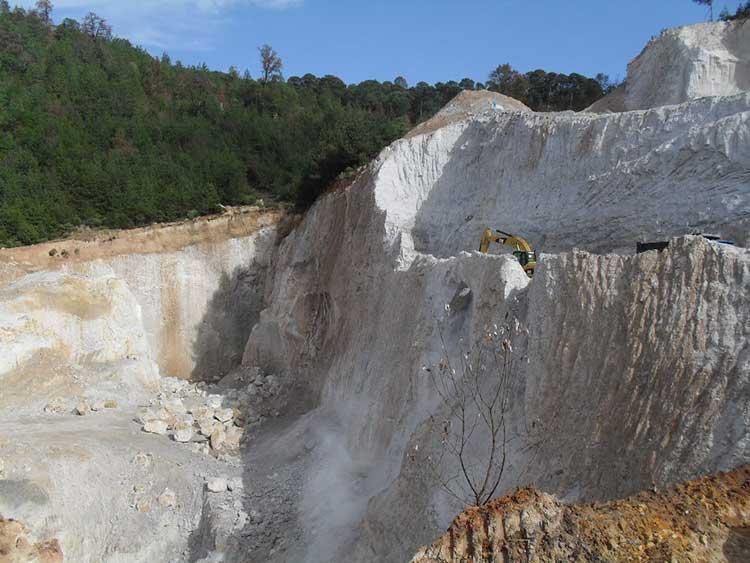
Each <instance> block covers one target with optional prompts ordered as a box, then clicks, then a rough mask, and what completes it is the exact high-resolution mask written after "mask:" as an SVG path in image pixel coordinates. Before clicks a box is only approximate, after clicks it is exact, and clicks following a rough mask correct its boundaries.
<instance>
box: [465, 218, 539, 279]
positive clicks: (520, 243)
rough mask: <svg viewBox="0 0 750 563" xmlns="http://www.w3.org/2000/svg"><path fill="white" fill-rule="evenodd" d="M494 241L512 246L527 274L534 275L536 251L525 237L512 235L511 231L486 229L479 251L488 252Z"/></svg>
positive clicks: (514, 254)
mask: <svg viewBox="0 0 750 563" xmlns="http://www.w3.org/2000/svg"><path fill="white" fill-rule="evenodd" d="M493 242H496V243H499V244H502V245H504V246H509V247H510V248H512V249H513V256H515V257H516V259H517V260H518V262H519V263H520V264H521V267H522V268H523V271H524V272H526V275H527V276H529V277H530V278H532V277H534V270H535V269H536V252H535V251H534V250H533V249H532V248H531V245H530V244H529V243H528V242H526V240H525V239H523V238H521V237H519V236H516V235H511V234H510V233H504V232H503V231H494V232H493V231H492V229H485V230H484V232H483V233H482V242H481V243H480V244H479V252H483V253H484V254H487V252H489V250H490V243H493Z"/></svg>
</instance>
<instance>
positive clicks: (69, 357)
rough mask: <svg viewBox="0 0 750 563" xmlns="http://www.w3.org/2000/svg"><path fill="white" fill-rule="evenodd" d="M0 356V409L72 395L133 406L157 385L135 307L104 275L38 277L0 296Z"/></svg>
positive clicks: (4, 290)
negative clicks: (119, 399)
mask: <svg viewBox="0 0 750 563" xmlns="http://www.w3.org/2000/svg"><path fill="white" fill-rule="evenodd" d="M0 349H2V354H0V386H1V387H2V388H3V393H2V394H0V407H1V408H8V407H9V406H13V408H14V409H21V408H23V407H26V406H32V405H37V406H39V405H40V406H39V409H40V410H41V407H42V406H43V405H44V404H46V403H47V402H48V401H49V399H51V398H53V397H56V396H64V397H71V396H75V395H76V394H85V395H87V396H90V397H94V398H110V397H113V396H120V395H122V396H123V397H124V398H125V400H126V401H135V400H137V399H138V397H139V396H143V394H144V392H145V390H146V389H147V388H148V387H150V386H154V385H155V383H156V381H157V377H158V374H157V370H156V366H155V364H154V362H153V360H152V359H151V353H150V349H149V346H148V342H147V340H146V335H145V334H144V332H143V322H142V320H141V309H140V306H139V305H138V303H137V302H136V300H135V298H134V297H133V294H132V293H131V292H130V290H129V289H128V287H127V285H126V284H125V283H124V282H123V281H122V280H120V279H118V278H116V277H114V276H111V275H110V276H106V275H105V276H97V277H84V276H79V275H75V274H65V273H60V272H46V273H39V274H31V275H28V276H26V277H24V278H21V279H19V280H17V281H16V282H14V283H13V284H11V285H10V286H8V287H5V288H0ZM100 396H105V397H100ZM89 410H90V409H89Z"/></svg>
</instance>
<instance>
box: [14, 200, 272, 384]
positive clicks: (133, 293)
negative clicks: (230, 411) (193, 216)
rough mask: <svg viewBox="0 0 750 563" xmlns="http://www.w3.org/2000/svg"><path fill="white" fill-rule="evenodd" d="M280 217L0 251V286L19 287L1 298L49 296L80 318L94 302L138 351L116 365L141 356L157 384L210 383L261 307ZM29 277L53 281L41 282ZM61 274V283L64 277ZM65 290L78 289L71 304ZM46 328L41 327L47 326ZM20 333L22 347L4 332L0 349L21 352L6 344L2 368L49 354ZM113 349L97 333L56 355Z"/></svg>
mask: <svg viewBox="0 0 750 563" xmlns="http://www.w3.org/2000/svg"><path fill="white" fill-rule="evenodd" d="M280 217H281V213H279V212H277V211H270V212H265V213H264V212H260V211H258V210H253V209H250V210H242V211H240V212H236V213H232V214H227V215H224V216H218V217H212V218H207V219H199V220H197V221H192V222H186V223H178V224H174V225H164V226H156V227H149V228H144V229H137V230H135V231H118V232H108V233H102V234H97V235H96V236H93V237H89V238H86V239H75V238H73V239H70V240H66V241H55V242H51V243H46V244H43V245H38V246H34V247H27V248H17V249H8V250H2V251H0V259H1V260H2V262H0V263H1V264H2V265H1V266H0V280H1V281H4V282H5V283H6V284H9V283H13V284H15V285H18V286H19V287H21V288H22V289H18V290H14V291H13V292H11V293H12V294H13V295H23V294H24V293H28V294H29V295H30V294H32V293H33V292H40V291H43V292H45V294H47V295H49V296H50V297H49V298H48V299H47V301H50V302H51V300H52V299H53V297H54V298H55V300H56V301H55V302H56V303H58V304H60V303H67V302H74V303H78V304H79V308H81V309H82V310H83V309H86V310H94V309H96V310H99V309H101V307H98V305H97V303H99V301H101V299H105V298H106V299H109V300H112V301H113V302H116V306H117V307H119V309H116V310H115V312H116V313H117V312H118V311H122V315H120V316H119V317H118V316H115V317H114V318H113V317H112V315H111V314H110V310H109V309H107V308H105V309H107V310H101V311H100V312H101V318H102V319H104V322H109V323H111V326H112V329H111V334H113V335H114V334H118V331H123V330H131V331H135V332H139V333H140V334H141V336H140V338H141V339H142V343H141V344H140V346H141V347H142V348H144V350H147V353H141V351H139V352H138V354H131V353H129V352H123V353H122V354H121V355H120V356H121V357H122V358H123V359H124V358H126V357H128V356H133V355H140V356H143V357H146V356H148V361H149V362H150V361H151V360H153V361H154V362H156V366H157V367H158V370H159V372H160V373H161V374H162V375H171V376H177V377H182V378H194V379H213V378H218V377H220V376H223V375H225V374H226V373H227V372H228V371H230V369H231V368H232V367H234V366H236V365H238V364H239V363H240V360H241V358H242V351H243V349H244V346H245V343H246V341H247V338H248V336H249V334H250V330H251V328H252V326H253V325H254V324H255V322H256V321H257V317H258V315H259V312H260V310H261V309H262V307H263V293H264V285H265V279H266V269H267V267H268V264H269V261H270V255H271V249H272V248H273V246H274V242H275V239H276V234H275V230H274V227H273V225H275V223H276V222H277V221H278V220H279V218H280ZM34 272H40V274H41V273H43V272H59V273H60V275H59V276H57V277H55V276H51V277H50V276H47V277H44V276H41V275H40V274H34ZM29 274H31V275H29ZM67 274H71V275H68V277H65V275H67ZM75 283H78V285H79V286H80V287H79V290H78V293H76V294H75V295H73V294H72V291H73V289H72V288H73V287H74V285H75ZM53 285H54V287H52V286H53ZM99 286H101V287H107V288H110V289H108V290H107V291H109V295H105V297H102V298H98V297H97V295H99V294H106V293H107V291H104V290H100V289H97V288H99ZM45 287H46V288H47V289H44V288H45ZM11 293H8V292H7V291H6V292H5V293H4V294H3V295H4V299H3V300H5V299H10V295H11ZM26 299H30V297H26ZM53 305H54V304H52V305H49V306H46V305H44V304H40V305H39V306H38V307H37V309H36V310H37V311H38V312H39V314H40V315H41V316H43V317H45V316H46V315H47V313H48V312H50V311H52V312H53V313H54V308H53ZM67 307H68V309H70V306H67ZM97 307H98V309H97ZM110 308H111V307H110ZM13 310H14V311H16V317H15V320H13V319H11V317H10V316H9V315H10V313H8V315H6V317H5V318H6V319H7V323H11V324H13V323H17V322H19V321H18V318H20V317H18V315H21V316H22V315H23V314H24V313H25V311H24V307H22V306H14V309H13ZM123 315H125V316H123ZM127 315H131V317H132V318H131V317H127ZM126 317H127V318H126ZM51 318H52V317H50V319H51ZM70 318H73V317H70ZM50 319H47V321H46V322H48V323H51V322H52V321H51V320H50ZM4 322H5V321H4ZM58 325H59V326H58V328H59V329H60V330H61V331H62V333H63V334H64V333H65V332H66V331H67V332H72V333H73V334H77V333H78V331H77V330H76V329H75V325H74V323H73V322H70V323H67V322H62V321H61V322H60V323H58ZM2 326H5V324H3V325H2ZM50 330H51V331H53V332H54V330H57V329H50ZM21 332H22V333H23V338H21V337H20V336H19V332H18V331H14V332H11V333H9V335H10V336H9V337H8V338H9V340H8V342H9V343H14V342H16V343H18V345H19V346H20V343H21V342H22V341H26V342H27V345H25V346H26V347H24V348H23V350H20V349H19V350H15V348H14V346H15V345H14V346H11V347H10V348H9V349H8V353H7V354H5V355H4V357H3V359H2V360H3V361H5V362H15V363H16V365H17V366H18V367H19V368H20V367H21V363H23V362H19V358H20V356H19V354H20V355H22V356H24V360H26V359H28V357H30V354H31V352H30V350H31V349H32V348H33V349H34V350H37V349H38V350H39V351H40V353H41V351H43V350H47V349H48V348H50V346H52V345H51V344H50V345H49V346H48V345H47V344H45V343H44V342H42V340H41V339H42V337H41V336H39V338H36V340H35V336H34V334H33V332H32V331H31V330H28V327H27V328H26V329H23V330H22V331H21ZM37 336H38V335H37ZM117 341H125V342H128V341H129V340H127V339H123V338H121V337H117V338H115V337H112V338H109V337H108V336H107V335H106V334H105V332H100V334H99V335H98V337H97V338H91V339H90V342H89V344H87V345H86V346H78V344H77V343H75V342H69V343H67V344H66V346H67V348H66V349H67V350H69V351H71V353H72V354H74V355H75V354H78V355H79V356H86V354H89V353H90V352H91V350H90V348H92V346H93V347H97V346H98V347H104V349H106V348H107V347H111V346H120V345H119V344H117ZM53 347H57V348H59V346H57V345H55V346H53ZM27 348H28V350H27ZM118 349H119V348H118ZM45 353H47V352H45ZM100 354H101V352H100ZM27 356H28V357H27ZM87 357H88V356H87ZM74 363H75V362H74ZM150 369H151V370H152V372H154V373H155V371H154V370H153V368H150Z"/></svg>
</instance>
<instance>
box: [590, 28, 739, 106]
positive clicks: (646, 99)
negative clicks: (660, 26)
mask: <svg viewBox="0 0 750 563" xmlns="http://www.w3.org/2000/svg"><path fill="white" fill-rule="evenodd" d="M748 90H750V22H749V21H747V20H745V21H738V22H715V23H703V24H698V25H691V26H687V27H678V28H674V29H668V30H666V31H664V32H662V33H661V35H659V36H658V37H656V38H654V39H652V40H651V42H650V43H649V44H648V45H647V46H646V48H645V49H644V50H643V52H642V53H641V54H640V55H638V56H637V57H636V58H635V59H633V61H632V62H631V63H630V64H629V65H628V76H627V79H626V81H625V86H624V88H623V89H622V90H618V91H616V92H613V93H612V94H611V95H610V96H607V97H606V98H604V99H603V100H600V101H598V102H596V103H595V104H594V105H593V106H591V108H589V111H595V112H599V111H615V112H618V111H632V110H639V109H650V108H656V107H659V106H666V105H672V104H681V103H684V102H688V101H691V100H696V99H698V98H703V97H708V96H734V95H737V94H741V93H743V92H747V91H748Z"/></svg>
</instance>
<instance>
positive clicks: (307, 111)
mask: <svg viewBox="0 0 750 563" xmlns="http://www.w3.org/2000/svg"><path fill="white" fill-rule="evenodd" d="M101 31H102V28H101V27H99V28H96V29H94V28H92V27H91V26H87V25H81V24H79V23H78V22H76V21H74V20H69V19H68V20H65V21H63V22H62V23H60V24H59V25H56V26H55V25H53V24H52V23H51V20H49V19H48V18H47V17H46V16H44V15H40V14H37V13H36V12H33V11H24V10H22V9H19V8H16V9H11V8H10V7H9V6H8V3H7V2H6V1H4V0H3V1H2V2H0V246H15V245H21V244H31V243H36V242H40V241H43V240H47V239H50V238H54V237H58V236H62V235H64V234H65V233H67V232H69V231H71V230H73V229H75V228H77V227H81V226H86V227H92V228H97V227H116V228H127V227H132V226H136V225H141V224H147V223H150V222H154V221H167V220H173V219H177V218H182V217H186V216H187V217H190V216H197V215H201V214H205V213H210V212H212V211H215V210H216V208H217V206H218V204H220V203H221V204H229V205H234V204H250V203H253V202H254V201H256V199H257V198H258V197H263V198H266V199H268V198H269V197H270V198H275V199H277V200H282V201H291V202H294V203H296V204H298V205H302V206H304V205H308V204H309V203H310V202H312V201H313V200H314V199H315V197H316V196H317V195H318V194H319V193H321V192H322V191H323V190H324V189H325V188H326V186H328V185H329V184H330V183H331V182H332V181H333V180H334V179H335V178H336V177H338V176H339V175H340V174H342V173H346V171H347V170H349V169H353V168H355V167H357V166H360V165H362V164H363V163H365V162H367V161H368V160H369V159H370V158H372V157H373V156H374V155H375V154H377V152H378V151H379V150H381V149H382V148H383V147H384V146H386V145H387V144H389V143H390V142H392V141H393V140H395V139H397V138H399V137H400V136H402V135H403V134H404V133H405V132H406V131H408V130H409V129H410V128H411V127H412V126H414V125H415V124H417V123H419V122H421V121H423V120H425V119H427V118H429V117H431V116H432V115H433V114H434V113H435V112H436V111H437V110H438V109H440V108H441V107H442V106H443V105H444V104H446V103H447V102H448V101H449V100H450V99H451V98H453V97H454V96H455V95H456V94H457V93H459V92H460V91H461V90H462V89H474V88H484V87H489V88H491V89H494V90H497V91H501V92H503V93H507V94H510V95H514V96H516V97H518V98H519V99H522V101H524V102H525V103H527V104H528V105H530V106H531V107H532V108H533V109H538V110H566V109H574V110H580V109H583V108H584V107H586V106H587V105H589V104H591V103H592V102H593V101H595V100H596V99H598V98H599V97H601V96H602V95H603V87H602V86H603V85H604V86H605V87H606V83H605V82H603V81H602V80H601V79H600V80H599V81H597V80H594V79H590V78H586V77H583V76H580V75H570V76H567V75H563V74H554V73H546V72H544V71H534V72H532V73H527V74H524V75H521V74H520V73H517V72H516V71H514V70H513V69H512V68H511V67H509V66H507V65H505V66H503V67H498V70H496V71H494V72H493V73H492V75H491V76H490V82H488V84H487V85H483V84H476V83H474V82H473V81H472V80H468V79H465V80H463V81H461V82H460V83H457V82H453V81H451V82H447V83H438V84H435V85H428V84H426V83H419V84H417V85H416V86H414V87H412V88H409V87H408V86H407V85H406V82H405V81H404V80H403V79H397V80H396V81H394V82H384V83H380V82H377V81H374V80H370V81H365V82H362V83H360V84H356V85H349V86H348V85H346V84H345V83H344V82H343V81H341V80H340V79H339V78H336V77H335V76H325V77H322V78H318V77H315V76H313V75H309V74H308V75H305V76H303V77H291V78H289V79H288V80H286V81H284V80H282V79H281V77H280V75H279V76H277V77H275V79H273V80H253V79H252V78H251V77H250V76H249V74H247V73H246V74H245V75H244V76H241V75H240V74H239V73H238V72H236V71H234V70H232V71H230V72H228V73H221V72H214V71H211V70H209V69H208V68H207V67H206V66H205V65H203V66H200V67H184V66H182V65H181V64H180V63H179V62H178V63H175V64H173V63H172V62H171V61H170V59H169V57H168V56H166V55H164V56H163V57H162V58H161V59H159V58H155V57H153V56H151V55H150V54H149V53H147V52H146V51H145V50H143V49H141V48H139V47H134V46H133V45H131V44H130V43H129V42H128V41H126V40H124V39H120V38H116V37H113V36H112V35H111V31H110V30H109V29H108V28H106V26H105V27H104V29H103V31H104V32H103V33H100V32H101Z"/></svg>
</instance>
